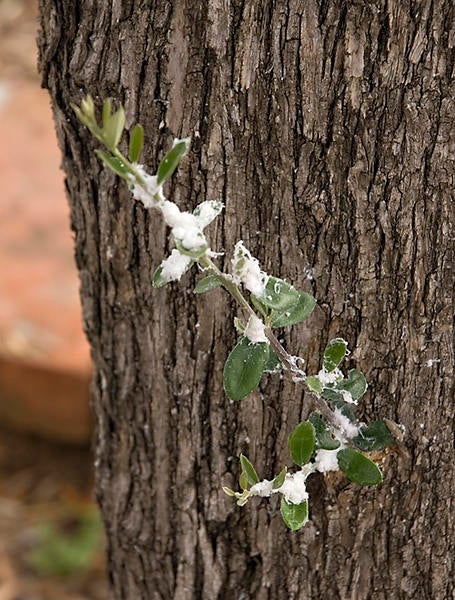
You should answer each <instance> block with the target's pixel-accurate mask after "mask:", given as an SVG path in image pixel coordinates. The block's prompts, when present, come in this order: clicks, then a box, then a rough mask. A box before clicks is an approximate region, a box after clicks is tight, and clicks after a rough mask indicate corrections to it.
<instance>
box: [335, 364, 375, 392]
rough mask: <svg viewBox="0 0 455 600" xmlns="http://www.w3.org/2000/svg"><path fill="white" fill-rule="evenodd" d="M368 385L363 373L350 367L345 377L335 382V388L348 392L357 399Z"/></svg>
mask: <svg viewBox="0 0 455 600" xmlns="http://www.w3.org/2000/svg"><path fill="white" fill-rule="evenodd" d="M367 387H368V384H367V380H366V379H365V376H364V375H363V373H361V372H360V371H358V370H357V369H351V370H350V371H349V372H348V377H347V379H341V380H340V381H338V382H337V384H336V389H337V390H345V391H346V392H349V393H350V394H351V396H352V399H353V400H358V399H359V398H361V397H362V396H363V394H364V393H365V392H366V390H367Z"/></svg>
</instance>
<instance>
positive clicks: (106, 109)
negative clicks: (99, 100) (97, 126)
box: [103, 98, 112, 127]
mask: <svg viewBox="0 0 455 600" xmlns="http://www.w3.org/2000/svg"><path fill="white" fill-rule="evenodd" d="M111 112H112V100H111V99H110V98H106V100H105V101H104V104H103V127H106V125H107V123H108V122H109V119H110V118H111Z"/></svg>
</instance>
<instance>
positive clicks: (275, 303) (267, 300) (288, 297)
mask: <svg viewBox="0 0 455 600" xmlns="http://www.w3.org/2000/svg"><path fill="white" fill-rule="evenodd" d="M258 300H260V302H262V304H265V305H266V306H268V307H269V308H273V309H274V310H278V311H284V310H286V309H289V308H290V307H294V306H295V305H296V304H297V303H298V301H299V292H298V291H297V290H296V289H295V288H294V287H293V286H292V285H289V283H286V281H283V279H279V278H278V277H269V278H268V281H267V285H266V286H265V291H264V293H263V294H262V296H261V297H260V298H258Z"/></svg>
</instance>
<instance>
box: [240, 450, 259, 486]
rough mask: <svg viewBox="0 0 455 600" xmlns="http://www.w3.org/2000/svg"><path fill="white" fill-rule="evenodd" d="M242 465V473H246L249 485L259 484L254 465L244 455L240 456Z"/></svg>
mask: <svg viewBox="0 0 455 600" xmlns="http://www.w3.org/2000/svg"><path fill="white" fill-rule="evenodd" d="M240 464H241V465H242V472H243V473H245V475H246V479H247V481H248V483H249V484H250V485H254V484H255V483H259V477H258V474H257V473H256V471H255V469H254V467H253V465H252V464H251V463H250V461H249V460H248V459H247V457H246V456H245V455H244V454H241V455H240Z"/></svg>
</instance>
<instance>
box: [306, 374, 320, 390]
mask: <svg viewBox="0 0 455 600" xmlns="http://www.w3.org/2000/svg"><path fill="white" fill-rule="evenodd" d="M305 383H306V385H307V387H308V389H309V390H310V391H311V392H314V393H315V394H321V393H322V390H323V389H324V388H323V386H322V383H321V382H320V381H319V379H318V378H317V377H314V376H313V375H311V376H310V377H307V378H306V379H305Z"/></svg>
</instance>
